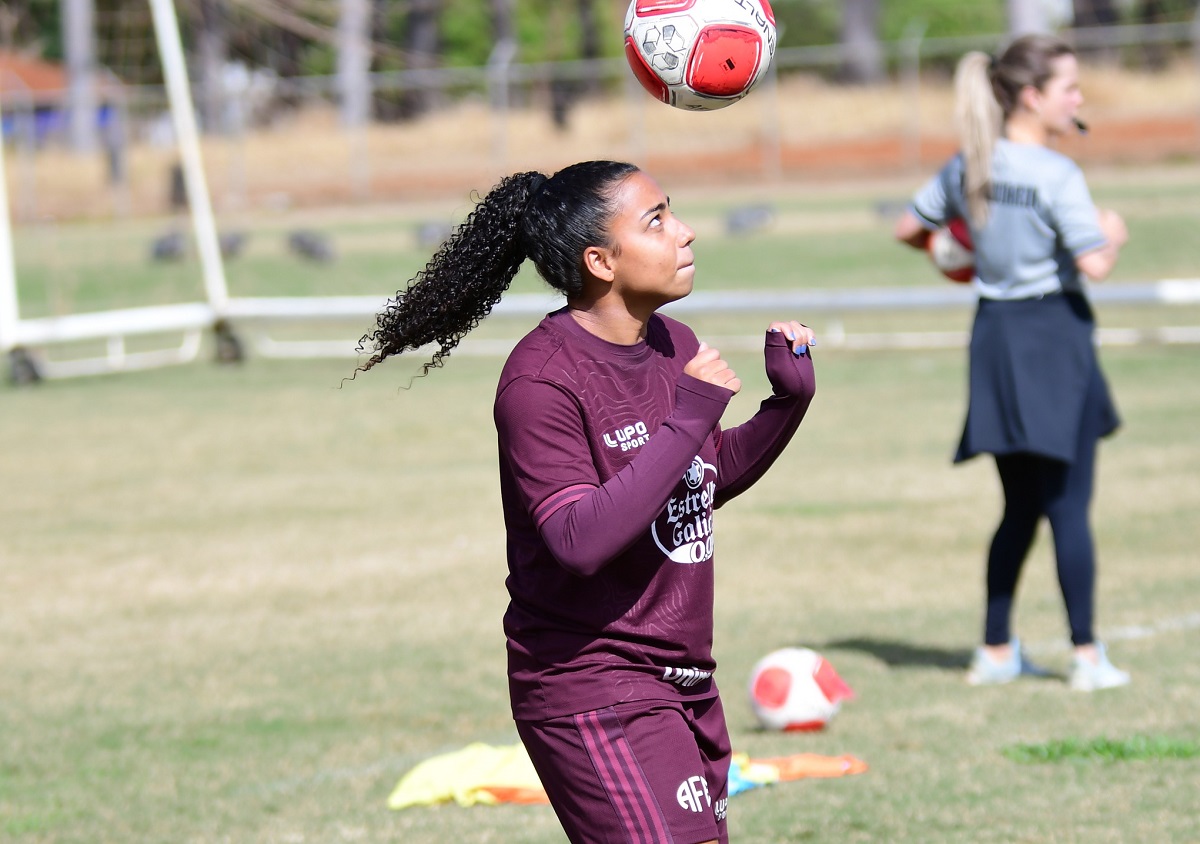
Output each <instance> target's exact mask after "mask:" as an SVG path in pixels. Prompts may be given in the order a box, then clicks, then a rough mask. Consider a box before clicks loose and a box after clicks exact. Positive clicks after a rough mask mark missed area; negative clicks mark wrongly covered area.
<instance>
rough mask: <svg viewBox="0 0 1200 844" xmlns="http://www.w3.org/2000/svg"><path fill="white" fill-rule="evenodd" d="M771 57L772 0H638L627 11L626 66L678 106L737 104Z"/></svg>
mask: <svg viewBox="0 0 1200 844" xmlns="http://www.w3.org/2000/svg"><path fill="white" fill-rule="evenodd" d="M774 57H775V13H774V12H772V11H771V3H770V0H633V2H631V3H630V4H629V10H628V11H627V12H626V13H625V58H626V59H627V60H628V61H629V66H630V67H631V68H633V73H634V75H635V76H636V77H637V79H638V81H639V82H641V83H642V87H644V88H645V89H646V90H647V91H649V92H650V93H651V94H653V95H654V97H655V98H657V99H659V100H661V101H662V102H664V103H666V104H668V105H672V106H675V107H676V108H682V109H687V110H689V111H711V110H713V109H718V108H725V106H728V105H732V104H733V103H736V102H737V101H738V100H740V99H741V98H742V97H744V96H746V95H747V94H748V93H750V91H751V90H752V89H753V88H754V86H755V85H757V84H758V83H759V82H761V81H762V80H763V78H764V77H766V75H767V69H768V68H769V67H770V66H771V59H773V58H774Z"/></svg>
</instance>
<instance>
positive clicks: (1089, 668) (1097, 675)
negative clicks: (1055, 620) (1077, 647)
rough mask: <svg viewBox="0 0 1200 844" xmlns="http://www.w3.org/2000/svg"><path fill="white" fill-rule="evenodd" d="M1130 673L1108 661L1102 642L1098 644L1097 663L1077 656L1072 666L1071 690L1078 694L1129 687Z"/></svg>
mask: <svg viewBox="0 0 1200 844" xmlns="http://www.w3.org/2000/svg"><path fill="white" fill-rule="evenodd" d="M1129 680H1130V677H1129V672H1128V671H1122V670H1121V669H1119V668H1117V667H1116V666H1115V665H1113V664H1112V663H1111V662H1109V661H1108V652H1107V651H1106V650H1105V648H1104V644H1103V643H1102V642H1097V643H1096V661H1095V662H1092V661H1091V660H1090V659H1086V658H1084V657H1080V656H1076V657H1075V660H1074V662H1073V663H1072V664H1071V688H1072V689H1074V690H1075V691H1077V692H1095V691H1098V690H1100V689H1115V688H1117V687H1119V686H1127V685H1129Z"/></svg>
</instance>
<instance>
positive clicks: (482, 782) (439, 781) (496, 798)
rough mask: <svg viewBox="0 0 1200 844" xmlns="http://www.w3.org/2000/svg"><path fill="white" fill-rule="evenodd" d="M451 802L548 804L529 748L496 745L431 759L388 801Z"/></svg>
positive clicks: (394, 804) (399, 804)
mask: <svg viewBox="0 0 1200 844" xmlns="http://www.w3.org/2000/svg"><path fill="white" fill-rule="evenodd" d="M449 800H453V801H454V802H455V803H458V805H460V806H473V805H475V804H476V803H484V804H487V805H493V804H496V803H546V802H548V801H547V799H546V792H545V790H544V789H543V788H542V781H541V780H540V779H539V778H538V775H537V771H535V770H534V769H533V763H532V762H530V761H529V754H528V753H526V752H525V747H524V745H521V744H514V745H510V746H505V747H493V746H492V745H487V744H483V743H481V742H475V743H473V744H469V745H467V746H466V747H464V748H463V749H462V750H456V751H454V752H452V753H444V754H442V755H440V756H434V757H432V758H430V759H426V760H425V761H424V762H421V763H420V764H419V765H417V766H416V767H415V768H413V769H412V770H411V771H409V772H408V773H407V774H405V775H404V777H403V778H401V780H400V782H399V783H397V784H396V788H395V789H394V790H393V791H392V794H391V796H390V797H388V808H390V809H405V808H408V807H409V806H419V805H431V804H434V803H444V802H447V801H449Z"/></svg>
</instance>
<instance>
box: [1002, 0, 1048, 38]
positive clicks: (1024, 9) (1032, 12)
mask: <svg viewBox="0 0 1200 844" xmlns="http://www.w3.org/2000/svg"><path fill="white" fill-rule="evenodd" d="M1049 29H1050V27H1049V24H1048V22H1047V20H1046V7H1045V6H1044V5H1042V0H1008V33H1009V35H1013V36H1017V35H1026V34H1028V33H1030V32H1048V31H1049Z"/></svg>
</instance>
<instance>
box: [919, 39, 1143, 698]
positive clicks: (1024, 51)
mask: <svg viewBox="0 0 1200 844" xmlns="http://www.w3.org/2000/svg"><path fill="white" fill-rule="evenodd" d="M955 85H956V108H957V118H958V123H959V132H960V136H961V149H960V152H959V154H958V155H956V156H955V157H954V158H953V159H951V160H950V161H949V162H948V163H947V164H946V165H945V167H943V168H942V170H941V172H940V173H938V174H937V176H935V177H934V178H933V179H932V180H930V181H929V182H928V183H927V184H926V185H925V186H924V187H923V188H921V190H919V191H918V192H917V194H916V195H915V196H914V197H913V200H912V203H911V205H910V206H909V208H908V210H907V211H906V212H905V213H904V214H903V216H902V217H901V218H900V220H899V221H898V222H897V224H896V231H895V234H896V237H897V239H899V240H900V241H902V242H903V243H906V244H908V245H910V246H913V247H915V248H919V249H920V248H924V247H925V245H926V242H927V240H928V238H929V235H930V234H931V232H932V231H934V230H936V229H938V228H940V227H941V226H943V225H945V224H946V223H947V222H949V221H950V220H952V219H955V218H961V219H963V220H965V221H966V223H967V225H968V227H969V229H970V233H971V239H972V242H973V244H974V250H975V278H974V279H973V284H974V287H975V289H976V291H977V292H978V293H979V297H980V298H979V306H978V309H977V311H976V315H975V323H974V327H973V330H972V335H971V347H970V382H969V383H970V386H969V401H968V409H967V418H966V423H965V425H964V428H963V434H962V440H961V442H960V443H959V447H958V452H957V454H956V456H955V461H956V462H961V461H964V460H967V459H970V458H971V457H974V456H975V455H977V454H981V453H990V454H992V455H993V456H994V458H995V461H996V467H997V469H998V471H999V475H1000V481H1001V484H1002V486H1003V489H1004V498H1005V504H1004V515H1003V518H1002V519H1001V521H1000V525H999V527H998V528H997V529H996V532H995V534H994V536H993V538H992V542H991V546H990V549H989V553H988V565H987V613H986V619H985V624H984V640H983V645H982V646H981V647H979V648H977V649H976V651H975V655H974V658H973V660H972V663H971V667H970V670H969V671H968V674H967V681H968V682H969V683H972V684H976V685H983V684H994V683H1007V682H1010V681H1012V680H1014V679H1016V678H1017V677H1018V676H1020V675H1021V674H1022V673H1034V671H1035V670H1034V669H1033V668H1032V666H1030V665H1029V663H1028V662H1026V661H1025V660H1024V659H1023V657H1022V655H1021V651H1020V644H1019V642H1018V640H1017V638H1016V637H1015V636H1012V635H1011V631H1010V618H1011V615H1012V606H1013V599H1014V595H1015V593H1016V587H1017V582H1018V579H1019V577H1020V573H1021V567H1022V565H1023V563H1024V561H1025V557H1026V555H1027V554H1028V551H1029V548H1030V546H1031V544H1032V542H1033V537H1034V532H1035V530H1036V528H1037V524H1038V522H1039V521H1040V520H1041V518H1042V517H1043V516H1045V517H1046V518H1047V519H1048V520H1049V522H1050V526H1051V530H1052V531H1053V534H1054V550H1055V558H1056V563H1057V567H1058V579H1059V584H1060V586H1061V587H1062V593H1063V599H1064V602H1065V604H1066V610H1067V619H1068V623H1069V625H1070V631H1071V641H1072V643H1073V644H1074V646H1075V652H1074V659H1073V664H1072V669H1071V675H1070V684H1071V687H1072V688H1075V689H1078V690H1080V691H1094V690H1097V689H1103V688H1111V687H1115V686H1123V685H1125V684H1126V683H1128V682H1129V675H1128V674H1127V673H1126V672H1124V671H1121V670H1120V669H1118V668H1116V667H1114V666H1113V665H1112V663H1111V662H1110V661H1109V659H1108V656H1107V654H1106V652H1105V649H1104V645H1103V644H1102V643H1100V642H1098V641H1096V639H1095V636H1094V631H1093V606H1094V600H1095V579H1096V564H1095V552H1094V547H1093V542H1092V534H1091V527H1090V525H1089V517H1088V509H1089V505H1090V502H1091V495H1092V483H1093V477H1094V468H1095V455H1096V443H1097V441H1098V440H1099V439H1100V438H1101V437H1104V436H1107V435H1108V434H1110V433H1112V432H1113V431H1114V430H1116V428H1117V426H1118V424H1119V420H1118V418H1117V414H1116V409H1115V408H1114V406H1113V403H1112V399H1111V397H1110V395H1109V391H1108V386H1107V384H1106V383H1105V380H1104V376H1103V374H1102V373H1101V371H1100V366H1099V362H1098V360H1097V357H1096V351H1095V345H1094V342H1093V334H1094V330H1095V320H1094V317H1093V315H1092V311H1091V307H1090V305H1089V304H1088V300H1087V298H1086V295H1085V290H1084V285H1083V279H1082V277H1083V276H1087V277H1089V278H1092V279H1097V280H1098V279H1102V278H1104V277H1105V276H1107V275H1108V273H1109V272H1110V271H1111V270H1112V268H1113V266H1114V264H1115V263H1116V260H1117V255H1118V252H1119V251H1120V248H1121V246H1122V245H1123V244H1124V243H1125V240H1126V238H1127V234H1126V230H1125V224H1124V222H1123V221H1122V220H1121V218H1120V217H1119V216H1118V215H1117V214H1115V213H1114V212H1111V211H1100V210H1098V209H1097V208H1096V206H1095V205H1094V204H1093V202H1092V198H1091V195H1090V193H1089V192H1088V188H1087V183H1086V182H1085V181H1084V178H1083V174H1082V172H1081V171H1080V170H1079V167H1078V166H1077V165H1076V164H1075V163H1074V162H1073V161H1071V160H1070V159H1069V158H1067V157H1066V156H1064V155H1062V154H1060V153H1058V152H1056V151H1055V150H1054V149H1053V148H1052V145H1053V144H1054V142H1055V141H1056V140H1057V139H1058V138H1059V137H1061V136H1063V135H1065V134H1067V133H1069V132H1072V131H1075V129H1076V128H1078V127H1080V126H1081V125H1082V124H1080V123H1079V121H1078V118H1077V117H1076V112H1077V111H1078V109H1079V107H1080V105H1081V104H1082V103H1083V95H1082V94H1081V93H1080V90H1079V68H1078V64H1077V62H1076V59H1075V55H1074V53H1073V51H1072V50H1071V48H1070V46H1069V45H1067V44H1066V43H1065V42H1063V41H1061V40H1059V39H1057V38H1054V37H1051V36H1045V35H1030V36H1025V37H1022V38H1020V39H1017V40H1016V41H1014V42H1013V43H1012V44H1011V45H1010V46H1009V47H1008V49H1006V50H1005V51H1004V52H1003V53H1002V54H1001V55H1000V56H998V57H993V56H988V55H986V54H984V53H979V52H972V53H968V54H967V55H966V56H964V57H963V59H962V60H961V61H960V63H959V66H958V71H957V74H956V78H955Z"/></svg>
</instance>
